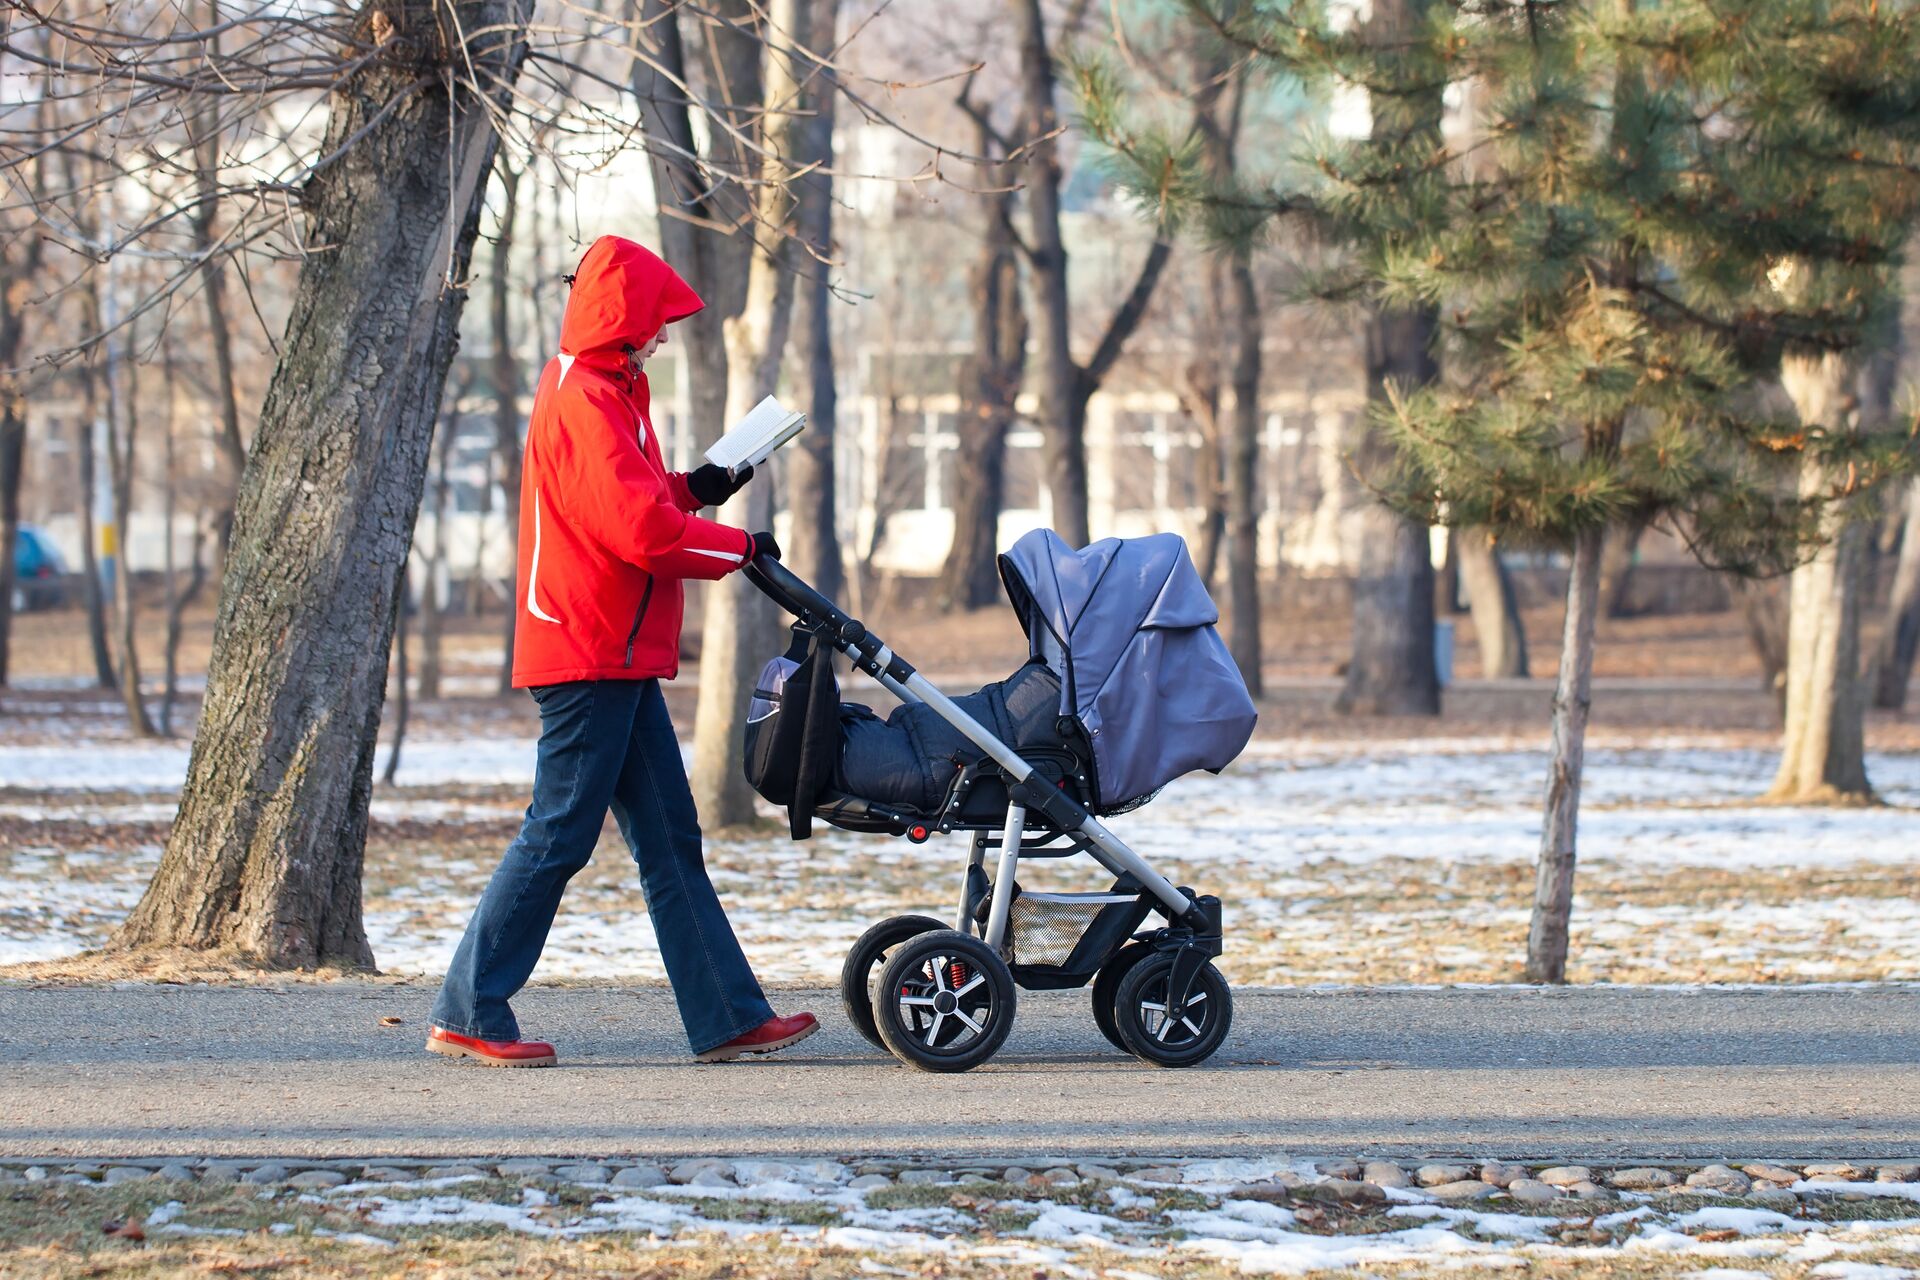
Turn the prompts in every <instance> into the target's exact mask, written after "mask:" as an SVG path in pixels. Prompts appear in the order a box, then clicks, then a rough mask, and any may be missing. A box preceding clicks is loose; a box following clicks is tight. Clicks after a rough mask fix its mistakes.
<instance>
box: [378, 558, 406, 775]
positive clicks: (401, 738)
mask: <svg viewBox="0 0 1920 1280" xmlns="http://www.w3.org/2000/svg"><path fill="white" fill-rule="evenodd" d="M412 579H413V572H412V567H411V566H409V565H403V566H401V569H400V591H399V593H398V594H397V595H395V596H394V599H393V738H392V740H391V741H389V742H388V743H387V764H386V768H385V769H384V770H382V772H381V774H380V780H381V781H382V782H384V783H386V784H387V785H388V786H392V785H393V780H394V779H395V778H397V777H399V776H400V750H401V748H402V747H404V746H406V745H407V716H408V712H409V711H411V710H412V708H413V698H412V696H411V695H410V694H409V693H408V692H407V684H408V671H407V597H408V596H410V595H412V594H413V593H412V591H411V590H410V589H409V584H410V583H411V581H412Z"/></svg>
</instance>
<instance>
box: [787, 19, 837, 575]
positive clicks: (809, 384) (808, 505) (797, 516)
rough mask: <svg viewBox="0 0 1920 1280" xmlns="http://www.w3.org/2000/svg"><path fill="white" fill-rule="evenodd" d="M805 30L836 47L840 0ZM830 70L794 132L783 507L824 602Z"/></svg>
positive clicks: (817, 75)
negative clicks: (799, 415)
mask: <svg viewBox="0 0 1920 1280" xmlns="http://www.w3.org/2000/svg"><path fill="white" fill-rule="evenodd" d="M809 8H810V9H811V13H810V15H809V16H810V18H811V23H812V27H811V31H810V32H809V33H808V35H807V36H806V43H807V45H808V47H809V48H811V49H812V50H813V51H815V52H816V53H820V52H823V51H825V50H828V49H832V48H834V47H835V46H836V43H837V41H836V36H837V26H838V18H839V11H840V5H839V0H814V3H813V4H812V5H811V6H809ZM832 76H833V72H832V71H831V69H829V68H827V67H819V68H817V69H814V70H813V71H812V74H811V76H810V79H809V84H808V87H807V90H806V92H805V94H804V96H803V98H802V110H803V111H804V112H806V113H810V114H808V116H807V119H806V120H805V121H804V123H803V124H802V125H801V126H800V127H799V129H798V133H799V137H800V143H801V152H800V154H799V156H798V157H796V159H797V161H798V163H800V164H814V165H818V166H820V167H819V168H818V169H817V170H815V171H814V172H811V173H808V174H806V175H805V176H804V177H802V178H800V179H799V181H798V182H796V183H795V188H796V195H797V200H798V207H797V208H796V210H795V219H794V231H795V233H796V234H797V235H798V237H799V239H800V243H801V246H804V247H802V248H800V250H799V252H797V253H796V254H795V267H796V269H797V270H798V271H799V273H800V279H799V281H798V282H797V284H796V286H795V287H796V288H797V289H798V290H799V294H800V296H799V297H798V298H797V299H796V300H795V303H794V315H793V348H794V355H795V357H796V360H797V363H798V366H799V368H800V369H801V371H802V377H801V379H800V384H801V386H802V387H803V388H804V389H805V391H804V395H805V399H806V403H807V429H806V431H804V432H803V433H801V436H800V439H799V440H798V441H797V443H798V445H799V446H800V447H799V448H797V449H795V450H794V451H793V452H792V454H791V456H790V457H789V458H788V459H787V462H786V467H787V475H786V479H787V493H788V500H787V506H788V509H789V510H790V511H791V512H792V513H793V533H792V538H793V550H792V553H791V555H792V559H793V569H794V572H795V573H798V574H799V575H800V576H801V577H802V578H804V579H806V580H807V581H808V582H811V583H812V584H813V585H814V586H815V587H816V588H817V589H818V590H819V591H820V594H822V595H824V596H826V597H827V598H828V599H829V600H834V599H838V598H839V595H840V592H841V588H842V587H843V586H845V584H846V573H845V566H844V561H843V560H842V558H841V554H840V530H839V520H838V516H837V512H836V510H835V501H834V499H835V494H834V487H835V483H836V477H835V474H834V457H833V450H834V438H835V435H836V429H837V426H838V423H837V421H836V419H837V418H838V416H839V411H840V410H839V389H838V388H837V387H836V386H835V383H834V370H833V323H832V317H831V307H832V291H831V290H830V289H829V287H828V285H829V283H830V281H829V271H830V269H831V264H832V260H833V176H832V169H831V166H832V164H833V117H834V100H835V93H834V87H833V83H832Z"/></svg>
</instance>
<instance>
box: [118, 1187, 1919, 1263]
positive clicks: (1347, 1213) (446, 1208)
mask: <svg viewBox="0 0 1920 1280" xmlns="http://www.w3.org/2000/svg"><path fill="white" fill-rule="evenodd" d="M524 1164H525V1162H522V1165H524ZM1082 1168H1083V1169H1084V1170H1085V1172H1084V1173H1082V1172H1081V1171H1080V1170H1077V1169H1073V1168H1067V1167H1055V1168H1050V1169H1048V1170H1047V1171H1046V1172H1045V1174H1044V1175H1033V1174H1030V1172H1029V1171H1028V1170H1026V1169H1019V1170H1014V1169H1007V1170H1004V1171H1003V1170H1001V1169H999V1168H997V1167H988V1168H986V1169H982V1170H977V1171H968V1170H940V1171H921V1172H919V1173H917V1174H914V1173H902V1174H898V1175H897V1176H896V1175H890V1174H877V1175H876V1174H874V1173H871V1172H870V1173H868V1174H866V1175H865V1176H862V1177H859V1178H857V1179H856V1178H855V1176H854V1174H855V1172H856V1171H855V1170H854V1169H853V1168H850V1167H848V1166H847V1165H844V1164H841V1163H839V1162H837V1161H832V1160H816V1161H810V1162H806V1163H804V1164H793V1163H785V1162H779V1161H751V1160H746V1161H725V1160H712V1159H709V1160H700V1161H691V1162H687V1164H686V1165H685V1166H684V1167H676V1168H675V1169H674V1170H673V1171H672V1177H673V1179H674V1181H671V1182H669V1181H668V1180H667V1177H666V1175H665V1174H664V1173H663V1172H662V1171H661V1170H659V1169H656V1168H649V1167H642V1168H636V1169H632V1170H628V1171H625V1172H623V1173H621V1174H619V1175H617V1176H616V1174H615V1171H614V1170H613V1169H612V1168H610V1167H608V1166H605V1165H579V1166H567V1167H562V1168H559V1169H557V1170H551V1171H550V1172H546V1173H543V1172H541V1170H546V1169H548V1166H546V1165H540V1166H539V1167H538V1168H537V1169H535V1170H528V1169H525V1168H524V1167H522V1168H518V1169H514V1170H511V1173H512V1174H513V1176H511V1177H507V1178H494V1177H491V1176H489V1175H488V1173H484V1172H483V1171H481V1170H477V1169H468V1170H467V1172H466V1173H465V1174H464V1175H463V1176H454V1177H447V1176H419V1177H417V1178H415V1179H414V1180H408V1176H407V1174H406V1172H405V1171H403V1170H388V1171H386V1172H387V1173H388V1174H389V1175H390V1176H392V1177H394V1179H395V1180H392V1181H373V1180H361V1181H351V1182H347V1183H345V1185H340V1186H335V1187H332V1188H331V1189H321V1190H318V1191H313V1192H302V1191H297V1190H287V1191H284V1192H278V1193H276V1192H273V1191H266V1192H262V1193H260V1195H259V1197H258V1201H259V1208H258V1209H257V1210H256V1212H257V1213H259V1214H263V1215H266V1216H269V1217H275V1218H280V1219H282V1220H281V1221H277V1222H271V1223H269V1224H268V1225H267V1227H266V1229H267V1230H269V1231H275V1232H280V1233H282V1234H290V1233H293V1232H295V1231H305V1232H307V1233H308V1234H312V1235H316V1236H332V1237H333V1238H346V1233H342V1232H340V1231H338V1230H336V1229H334V1228H331V1227H329V1226H327V1225H326V1224H327V1223H329V1222H338V1221H342V1220H344V1219H346V1218H350V1219H351V1220H353V1221H355V1222H356V1223H357V1224H359V1225H363V1226H365V1227H366V1228H367V1230H366V1231H364V1232H355V1233H353V1235H354V1236H355V1237H356V1240H357V1243H360V1244H363V1245H366V1246H369V1247H375V1248H379V1247H385V1246H389V1245H392V1244H397V1243H402V1242H403V1241H404V1240H406V1239H420V1238H423V1236H422V1233H435V1232H444V1231H446V1230H448V1229H450V1228H460V1229H469V1230H470V1229H473V1228H482V1229H486V1230H491V1231H496V1232H504V1233H508V1234H517V1235H522V1236H531V1237H539V1238H543V1239H548V1240H569V1239H581V1238H584V1237H595V1236H598V1237H607V1236H616V1235H627V1236H639V1237H643V1238H645V1239H649V1240H652V1241H655V1242H658V1243H662V1244H664V1243H668V1242H677V1241H682V1240H687V1239H691V1238H701V1237H709V1238H716V1239H717V1240H719V1241H720V1242H721V1243H722V1247H725V1248H728V1249H743V1248H752V1247H756V1246H757V1247H762V1248H775V1247H779V1246H781V1245H791V1246H801V1247H812V1248H824V1249H827V1250H832V1251H841V1252H846V1253H853V1254H859V1255H862V1256H868V1257H878V1258H881V1259H884V1258H888V1257H894V1258H925V1257H930V1256H931V1257H940V1258H947V1259H952V1260H954V1261H956V1262H976V1261H994V1262H1004V1263H1009V1264H1017V1265H1020V1266H1023V1267H1024V1266H1035V1267H1045V1268H1055V1269H1059V1270H1060V1271H1061V1272H1062V1273H1063V1274H1066V1275H1100V1274H1104V1275H1112V1276H1148V1277H1151V1276H1155V1275H1159V1274H1163V1272H1162V1271H1161V1270H1160V1269H1161V1268H1174V1269H1180V1268H1182V1267H1183V1265H1184V1264H1186V1263H1189V1262H1193V1261H1199V1260H1206V1261H1213V1262H1219V1263H1225V1264H1227V1265H1228V1266H1229V1267H1231V1268H1232V1269H1234V1270H1237V1271H1239V1272H1242V1273H1246V1274H1255V1275H1264V1274H1280V1275H1305V1274H1325V1273H1340V1272H1353V1271H1356V1270H1362V1269H1365V1270H1366V1271H1372V1270H1373V1269H1375V1268H1379V1267H1382V1266H1386V1267H1395V1268H1398V1267H1415V1268H1423V1267H1431V1268H1433V1269H1436V1270H1449V1271H1451V1270H1476V1271H1477V1270H1494V1269H1509V1268H1511V1269H1515V1270H1525V1269H1529V1268H1532V1267H1533V1266H1535V1265H1536V1264H1543V1263H1547V1262H1550V1261H1551V1262H1559V1263H1573V1264H1580V1265H1577V1267H1576V1268H1570V1269H1577V1270H1579V1271H1580V1272H1581V1273H1582V1274H1585V1273H1589V1272H1591V1273H1593V1274H1614V1273H1615V1271H1614V1264H1619V1265H1625V1266H1630V1265H1631V1264H1633V1263H1636V1262H1641V1261H1652V1260H1656V1259H1657V1260H1658V1261H1659V1264H1660V1265H1659V1269H1658V1270H1659V1273H1661V1274H1670V1275H1686V1276H1691V1277H1696V1278H1697V1280H1747V1278H1748V1277H1753V1276H1759V1277H1761V1278H1762V1280H1769V1278H1770V1277H1773V1278H1784V1277H1795V1278H1798V1277H1806V1278H1808V1280H1915V1277H1916V1276H1920V1271H1916V1270H1915V1266H1910V1265H1908V1264H1910V1263H1911V1264H1915V1265H1920V1209H1917V1210H1916V1214H1915V1215H1908V1214H1906V1213H1904V1212H1902V1210H1901V1209H1900V1208H1899V1207H1898V1206H1899V1202H1900V1201H1902V1200H1920V1184H1915V1183H1897V1182H1883V1183H1868V1182H1853V1183H1849V1184H1847V1185H1845V1186H1822V1185H1815V1184H1810V1183H1806V1182H1802V1183H1799V1184H1797V1185H1796V1186H1794V1187H1793V1188H1792V1193H1788V1192H1782V1191H1780V1190H1778V1189H1777V1188H1776V1189H1772V1190H1769V1191H1767V1192H1765V1193H1764V1194H1767V1195H1770V1196H1772V1197H1773V1201H1779V1200H1781V1199H1782V1198H1784V1202H1785V1203H1784V1206H1783V1207H1781V1208H1762V1207H1751V1206H1749V1205H1747V1204H1742V1203H1739V1201H1740V1200H1741V1199H1742V1197H1741V1196H1737V1195H1736V1196H1714V1195H1711V1194H1710V1193H1707V1192H1704V1191H1700V1192H1688V1191H1687V1190H1686V1189H1685V1188H1678V1189H1676V1190H1675V1191H1674V1192H1671V1193H1657V1194H1648V1193H1636V1192H1619V1191H1613V1192H1601V1193H1600V1198H1599V1199H1597V1200H1581V1199H1576V1198H1574V1197H1573V1196H1572V1194H1571V1193H1570V1192H1569V1193H1564V1194H1563V1195H1562V1197H1561V1198H1559V1199H1555V1200H1552V1201H1551V1202H1549V1203H1548V1204H1523V1203H1521V1202H1519V1201H1518V1200H1513V1199H1508V1198H1506V1196H1505V1193H1501V1192H1495V1191H1494V1190H1493V1188H1491V1187H1482V1188H1481V1190H1482V1191H1484V1192H1487V1193H1489V1194H1493V1195H1494V1197H1495V1198H1494V1199H1492V1200H1490V1201H1481V1202H1480V1204H1481V1205H1482V1206H1484V1207H1468V1206H1465V1205H1459V1204H1443V1203H1438V1202H1437V1200H1436V1197H1435V1195H1433V1194H1432V1193H1430V1192H1428V1191H1425V1190H1421V1189H1419V1188H1417V1187H1406V1188H1393V1189H1388V1190H1384V1191H1383V1190H1382V1189H1380V1188H1378V1187H1374V1186H1371V1185H1357V1184H1355V1183H1353V1182H1340V1181H1336V1180H1334V1179H1331V1178H1330V1177H1329V1176H1328V1175H1325V1174H1322V1173H1320V1172H1318V1171H1317V1167H1316V1166H1315V1165H1314V1164H1312V1163H1310V1162H1305V1161H1293V1160H1289V1159H1286V1158H1284V1157H1277V1158H1274V1159H1269V1160H1246V1159H1241V1160H1232V1161H1185V1162H1176V1164H1175V1165H1174V1166H1172V1167H1158V1168H1140V1167H1134V1168H1130V1169H1129V1170H1127V1171H1126V1172H1124V1173H1123V1172H1119V1171H1116V1170H1115V1169H1114V1168H1112V1167H1109V1166H1101V1167H1098V1168H1096V1167H1094V1166H1082ZM1905 1168H1906V1169H1908V1170H1910V1169H1911V1168H1912V1166H1911V1165H1908V1166H1905ZM423 1172H429V1171H423ZM639 1174H645V1175H646V1176H645V1177H637V1176H635V1175H639ZM335 1180H336V1181H337V1180H338V1176H337V1175H336V1179H335ZM648 1183H652V1184H653V1185H647V1184H648ZM1455 1185H1456V1186H1458V1185H1463V1184H1455ZM1466 1185H1475V1186H1478V1185H1479V1184H1477V1183H1473V1184H1466ZM1534 1185H1535V1186H1538V1185H1539V1184H1537V1183H1536V1184H1534ZM1361 1192H1364V1193H1366V1196H1365V1197H1364V1198H1362V1197H1361V1196H1360V1194H1359V1193H1361ZM1793 1193H1797V1194H1798V1197H1799V1198H1798V1199H1796V1198H1795V1194H1793ZM1757 1194H1759V1193H1757ZM1773 1201H1770V1203H1772V1202H1773ZM1843 1201H1844V1203H1843ZM1876 1206H1889V1207H1890V1208H1891V1211H1882V1210H1881V1209H1880V1208H1878V1207H1876ZM1843 1210H1844V1211H1843ZM197 1216H203V1215H200V1214H197V1213H195V1212H193V1211H190V1210H188V1209H187V1208H186V1207H185V1206H184V1205H183V1204H182V1203H181V1202H180V1201H178V1200H170V1201H168V1202H167V1203H165V1204H162V1205H161V1206H160V1207H159V1208H157V1209H155V1210H154V1211H153V1212H152V1214H151V1216H149V1217H148V1218H147V1219H146V1226H147V1228H148V1229H149V1230H150V1231H156V1232H160V1233H165V1234H204V1233H212V1232H219V1231H222V1230H223V1229H222V1228H221V1227H219V1226H215V1225H203V1224H202V1223H198V1222H195V1221H193V1219H194V1218H195V1217H197ZM289 1219H291V1220H289ZM225 1230H228V1231H230V1230H231V1228H226V1229H225ZM426 1238H431V1237H430V1235H429V1236H427V1237H426ZM1742 1264H1744V1265H1742ZM876 1266H878V1269H880V1270H883V1271H884V1270H885V1268H884V1266H879V1264H876ZM1759 1266H1765V1267H1766V1268H1768V1270H1767V1271H1759V1270H1756V1269H1755V1268H1756V1267H1759ZM863 1269H865V1268H863ZM1423 1274H1424V1272H1423Z"/></svg>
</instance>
